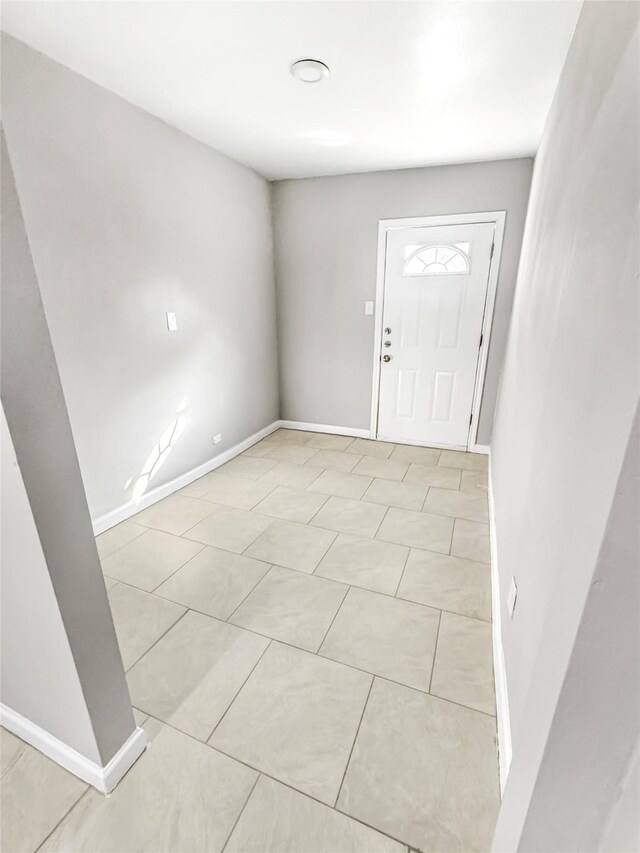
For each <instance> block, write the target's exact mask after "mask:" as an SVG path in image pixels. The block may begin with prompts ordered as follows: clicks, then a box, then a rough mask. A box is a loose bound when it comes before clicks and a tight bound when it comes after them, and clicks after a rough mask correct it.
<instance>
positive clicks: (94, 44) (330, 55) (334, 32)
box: [2, 0, 582, 179]
mask: <svg viewBox="0 0 640 853" xmlns="http://www.w3.org/2000/svg"><path fill="white" fill-rule="evenodd" d="M581 5H582V4H581V2H576V0H554V2H537V0H532V1H531V2H530V0H520V2H515V0H485V2H478V1H477V0H476V2H464V0H454V2H430V0H425V2H412V0H391V2H385V0H364V2H363V0H360V2H351V1H350V0H293V2H282V0H280V1H279V2H278V0H275V2H274V1H273V0H258V2H249V1H248V0H235V2H234V1H232V2H229V0H225V1H224V2H218V0H216V2H210V1H209V0H198V2H174V0H152V2H129V0H110V2H103V0H97V2H88V0H80V2H76V0H55V2H51V0H46V2H34V1H33V0H32V1H31V2H16V0H5V2H3V3H2V28H3V29H4V30H6V31H7V32H9V33H11V34H12V35H14V36H15V37H16V38H18V39H20V40H22V41H24V42H26V43H27V44H29V45H31V46H32V47H35V48H36V49H37V50H40V51H42V52H43V53H45V54H47V55H49V56H51V57H53V58H54V59H56V60H57V61H58V62H61V63H62V64H64V65H67V66H68V67H69V68H72V69H73V70H74V71H77V72H79V73H80V74H83V75H84V76H86V77H88V78H89V79H90V80H93V81H95V82H96V83H99V84H101V85H102V86H105V87H106V88H107V89H110V90H112V91H113V92H116V93H117V94H118V95H121V96H122V97H123V98H126V99H127V100H128V101H130V102H131V103H133V104H136V105H137V106H139V107H141V108H142V109H144V110H147V111H148V112H150V113H152V114H153V115H155V116H158V117H159V118H161V119H163V120H164V121H166V122H168V123H169V124H172V125H174V126H175V127H177V128H179V129H180V130H183V131H184V132H185V133H188V134H190V135H191V136H193V137H195V138H196V139H199V140H201V141H202V142H205V143H207V144H208V145H211V146H212V147H213V148H215V149H217V150H218V151H222V152H223V153H225V154H227V155H229V156H230V157H233V158H235V159H236V160H239V161H240V162H242V163H245V164H247V165H249V166H251V167H252V168H254V169H255V170H256V171H257V172H259V173H261V174H262V175H265V176H266V177H267V178H269V179H280V178H299V177H308V176H312V175H335V174H344V173H348V172H362V171H371V170H379V169H399V168H406V167H409V166H430V165H436V164H442V163H459V162H472V161H478V160H493V159H501V158H509V157H521V156H530V155H532V154H534V153H535V151H536V149H537V146H538V142H539V140H540V136H541V133H542V129H543V125H544V122H545V119H546V116H547V113H548V111H549V107H550V105H551V100H552V98H553V94H554V91H555V88H556V85H557V82H558V78H559V75H560V71H561V68H562V65H563V63H564V60H565V57H566V54H567V50H568V47H569V42H570V40H571V37H572V35H573V30H574V27H575V24H576V20H577V17H578V15H579V13H580V8H581ZM308 57H311V58H316V59H320V60H322V61H323V62H325V63H326V64H327V65H328V66H329V68H330V70H331V74H330V76H329V78H328V79H326V80H324V81H322V82H321V83H317V84H305V83H301V82H299V81H296V80H294V79H293V77H292V76H291V75H290V74H289V65H290V63H291V62H292V61H294V60H297V59H302V58H308Z"/></svg>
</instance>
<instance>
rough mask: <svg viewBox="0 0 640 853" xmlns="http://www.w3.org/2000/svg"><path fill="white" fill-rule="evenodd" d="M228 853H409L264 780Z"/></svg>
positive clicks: (236, 829) (382, 837)
mask: <svg viewBox="0 0 640 853" xmlns="http://www.w3.org/2000/svg"><path fill="white" fill-rule="evenodd" d="M225 853H406V848H405V847H403V846H402V845H400V844H398V843H397V842H395V841H393V840H392V839H391V838H387V837H386V836H385V835H381V834H380V833H379V832H376V831H375V830H374V829H369V827H368V826H364V825H363V824H362V823H358V822H357V821H355V820H353V819H352V818H350V817H347V816H346V815H343V814H341V813H340V812H338V811H335V810H334V809H330V808H329V807H328V806H323V805H322V803H319V802H317V801H316V800H312V799H311V798H310V797H305V795H304V794H300V793H298V792H297V791H294V790H292V789H291V788H287V786H286V785H281V784H280V782H276V781H274V780H273V779H268V778H267V777H266V776H261V777H260V779H259V780H258V784H257V785H256V787H255V788H254V790H253V793H252V794H251V797H250V798H249V802H248V803H247V805H246V807H245V809H244V811H243V812H242V815H241V817H240V820H239V821H238V824H237V826H236V828H235V829H234V831H233V834H232V835H231V838H230V839H229V843H228V844H227V846H226V848H225Z"/></svg>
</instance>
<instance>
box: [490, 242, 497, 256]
mask: <svg viewBox="0 0 640 853" xmlns="http://www.w3.org/2000/svg"><path fill="white" fill-rule="evenodd" d="M495 247H496V244H495V240H494V242H493V243H492V244H491V254H490V255H489V260H492V259H493V250H494V249H495Z"/></svg>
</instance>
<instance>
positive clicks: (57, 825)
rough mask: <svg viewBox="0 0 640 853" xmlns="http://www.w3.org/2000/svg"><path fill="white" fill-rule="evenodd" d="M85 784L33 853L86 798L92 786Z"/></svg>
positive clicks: (41, 846)
mask: <svg viewBox="0 0 640 853" xmlns="http://www.w3.org/2000/svg"><path fill="white" fill-rule="evenodd" d="M34 748H35V747H34ZM76 778H77V777H76ZM85 784H86V788H85V789H84V791H83V792H82V793H81V794H80V796H79V797H78V799H77V800H75V801H74V803H73V805H71V806H70V807H69V808H68V809H67V810H66V812H65V813H64V814H63V815H62V817H61V818H60V820H59V821H58V822H57V823H56V825H55V826H54V827H53V829H52V830H51V832H49V833H48V835H47V836H46V838H43V839H42V841H41V842H40V844H38V846H37V847H36V848H35V851H34V853H38V851H40V850H42V848H43V847H44V845H45V844H46V843H47V841H48V840H49V839H50V838H51V836H52V835H53V833H54V832H55V831H56V830H57V829H58V827H59V826H60V825H61V824H62V823H63V822H64V821H65V820H66V819H67V817H68V816H69V815H70V814H71V812H72V811H73V810H74V809H75V807H76V806H77V805H78V804H79V802H80V800H82V799H84V797H86V795H87V794H88V793H89V791H90V790H91V788H92V786H91V785H89V784H88V783H85Z"/></svg>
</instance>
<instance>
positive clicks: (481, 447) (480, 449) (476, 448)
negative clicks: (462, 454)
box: [469, 444, 490, 456]
mask: <svg viewBox="0 0 640 853" xmlns="http://www.w3.org/2000/svg"><path fill="white" fill-rule="evenodd" d="M489 450H490V448H489V445H488V444H472V445H471V446H470V447H469V453H482V454H483V455H484V456H488V455H489Z"/></svg>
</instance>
